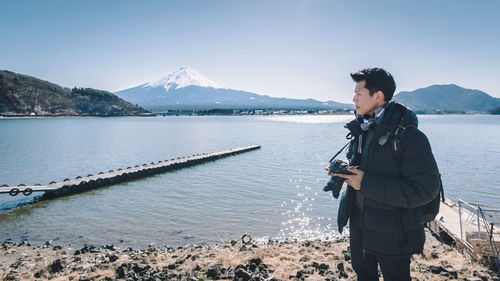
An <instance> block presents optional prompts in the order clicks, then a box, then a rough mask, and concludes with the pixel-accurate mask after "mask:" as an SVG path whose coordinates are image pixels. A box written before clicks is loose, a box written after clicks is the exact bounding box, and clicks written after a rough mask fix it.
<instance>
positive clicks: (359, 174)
mask: <svg viewBox="0 0 500 281" xmlns="http://www.w3.org/2000/svg"><path fill="white" fill-rule="evenodd" d="M347 170H348V171H349V172H351V173H353V174H352V175H344V174H333V175H334V176H337V177H339V178H343V179H345V182H346V183H347V184H348V185H350V186H352V188H354V189H355V190H360V189H361V181H362V180H363V176H364V175H365V172H363V171H361V170H358V169H356V168H348V169H347Z"/></svg>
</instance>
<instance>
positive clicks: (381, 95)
mask: <svg viewBox="0 0 500 281" xmlns="http://www.w3.org/2000/svg"><path fill="white" fill-rule="evenodd" d="M375 94H376V95H377V101H378V102H381V103H383V102H384V101H385V96H384V92H382V91H377V92H376V93H375Z"/></svg>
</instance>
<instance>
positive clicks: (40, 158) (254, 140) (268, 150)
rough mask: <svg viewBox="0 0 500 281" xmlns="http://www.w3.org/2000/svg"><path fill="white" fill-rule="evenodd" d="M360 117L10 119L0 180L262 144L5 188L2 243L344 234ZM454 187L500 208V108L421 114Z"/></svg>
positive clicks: (449, 192)
mask: <svg viewBox="0 0 500 281" xmlns="http://www.w3.org/2000/svg"><path fill="white" fill-rule="evenodd" d="M351 118H352V117H351V116H268V117H264V116H262V117H258V116H237V117H236V116H235V117H222V116H221V117H149V118H144V117H143V118H132V117H129V118H61V119H25V120H5V119H4V120H0V133H1V138H0V185H1V184H9V185H17V184H20V183H24V184H36V183H41V184H48V183H49V182H50V181H52V180H56V181H62V180H63V179H64V178H75V177H77V176H85V175H87V174H90V173H92V174H97V173H98V172H100V171H108V170H110V169H113V170H116V169H118V168H125V167H127V166H133V165H137V164H142V163H150V162H153V161H155V162H156V161H159V160H165V159H170V158H174V157H179V156H188V155H192V154H195V153H203V152H213V151H219V150H223V149H229V148H235V147H241V146H246V145H254V144H258V145H261V146H262V148H261V149H260V150H256V151H252V152H248V153H244V154H240V155H237V156H231V157H228V158H224V159H221V160H217V161H214V162H209V163H205V164H202V165H198V166H194V167H191V168H186V169H182V170H177V171H173V172H167V173H164V174H161V175H156V176H153V177H149V178H145V179H140V180H136V181H132V182H127V183H122V184H117V185H113V186H109V187H104V188H101V189H97V190H93V191H89V192H86V193H82V194H76V195H72V196H68V197H63V198H59V199H55V200H50V201H43V202H37V203H34V204H27V205H24V206H20V207H17V208H14V207H16V206H18V205H19V204H23V203H27V202H31V201H33V198H34V196H33V195H32V196H29V197H24V196H20V195H18V196H17V197H10V196H8V195H6V194H0V240H4V239H7V238H12V239H13V240H15V241H21V240H24V239H27V240H28V241H31V242H35V243H38V242H39V243H42V242H44V241H47V240H55V241H56V242H57V243H70V244H74V245H82V244H84V243H91V244H96V245H102V244H106V243H113V244H115V245H123V246H134V247H144V246H146V245H148V244H150V243H156V244H157V245H171V246H180V245H185V244H203V243H214V242H215V243H216V242H220V241H221V240H231V239H238V238H239V237H241V235H242V234H243V233H249V234H250V235H251V236H252V237H254V238H260V239H267V238H272V239H283V238H292V239H293V238H298V239H305V238H319V237H323V238H324V237H332V236H335V235H336V232H335V230H336V214H337V207H338V200H336V199H334V198H333V197H332V196H331V193H325V192H323V191H322V187H323V186H324V185H325V183H326V182H327V181H328V178H329V177H328V176H327V175H326V173H325V171H324V167H326V166H327V161H328V160H329V159H330V158H331V156H333V154H334V153H335V152H337V151H338V150H339V149H340V148H341V147H342V146H343V145H344V144H345V143H346V140H345V135H346V130H345V129H344V128H343V125H344V124H345V123H346V122H347V121H349V120H350V119H351ZM419 120H420V126H419V127H420V129H421V130H422V131H423V132H424V133H425V134H426V135H427V136H428V138H429V140H430V142H431V145H432V148H433V151H434V155H435V157H436V160H437V162H438V165H439V168H440V171H441V173H442V176H443V182H444V186H445V194H446V196H447V197H448V198H450V199H453V200H457V199H458V198H461V199H464V200H466V201H470V202H480V203H483V204H487V205H490V206H493V207H496V208H499V207H500V175H499V172H500V125H499V121H500V116H493V115H447V116H419Z"/></svg>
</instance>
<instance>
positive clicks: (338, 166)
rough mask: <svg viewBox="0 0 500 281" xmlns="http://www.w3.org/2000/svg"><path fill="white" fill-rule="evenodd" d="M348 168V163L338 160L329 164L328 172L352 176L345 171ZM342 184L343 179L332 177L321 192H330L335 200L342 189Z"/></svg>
mask: <svg viewBox="0 0 500 281" xmlns="http://www.w3.org/2000/svg"><path fill="white" fill-rule="evenodd" d="M347 168H349V163H348V162H347V161H343V160H338V159H336V160H335V161H332V162H331V163H330V172H331V173H334V174H344V175H352V174H353V173H351V172H349V171H348V170H347ZM343 183H344V179H343V178H341V177H337V176H332V178H331V179H330V180H329V181H328V183H327V184H326V186H325V187H323V191H330V190H331V191H332V195H333V197H335V199H337V198H339V193H340V190H341V189H342V184H343Z"/></svg>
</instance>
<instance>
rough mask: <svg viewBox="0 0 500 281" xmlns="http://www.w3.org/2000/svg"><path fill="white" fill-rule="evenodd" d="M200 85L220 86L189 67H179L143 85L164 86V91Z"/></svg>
mask: <svg viewBox="0 0 500 281" xmlns="http://www.w3.org/2000/svg"><path fill="white" fill-rule="evenodd" d="M191 85H194V86H201V87H212V88H220V86H219V85H217V84H215V83H214V82H212V81H210V80H208V79H207V78H205V77H204V76H203V75H201V74H200V73H198V72H196V71H195V70H194V69H192V68H189V67H185V66H183V67H181V68H179V69H177V70H176V71H173V72H171V73H169V74H167V75H165V76H164V77H163V78H161V79H160V80H156V81H152V82H149V83H146V84H144V86H143V87H154V88H156V87H162V86H163V87H164V88H165V90H166V91H168V90H170V89H180V88H183V87H187V86H191Z"/></svg>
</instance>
